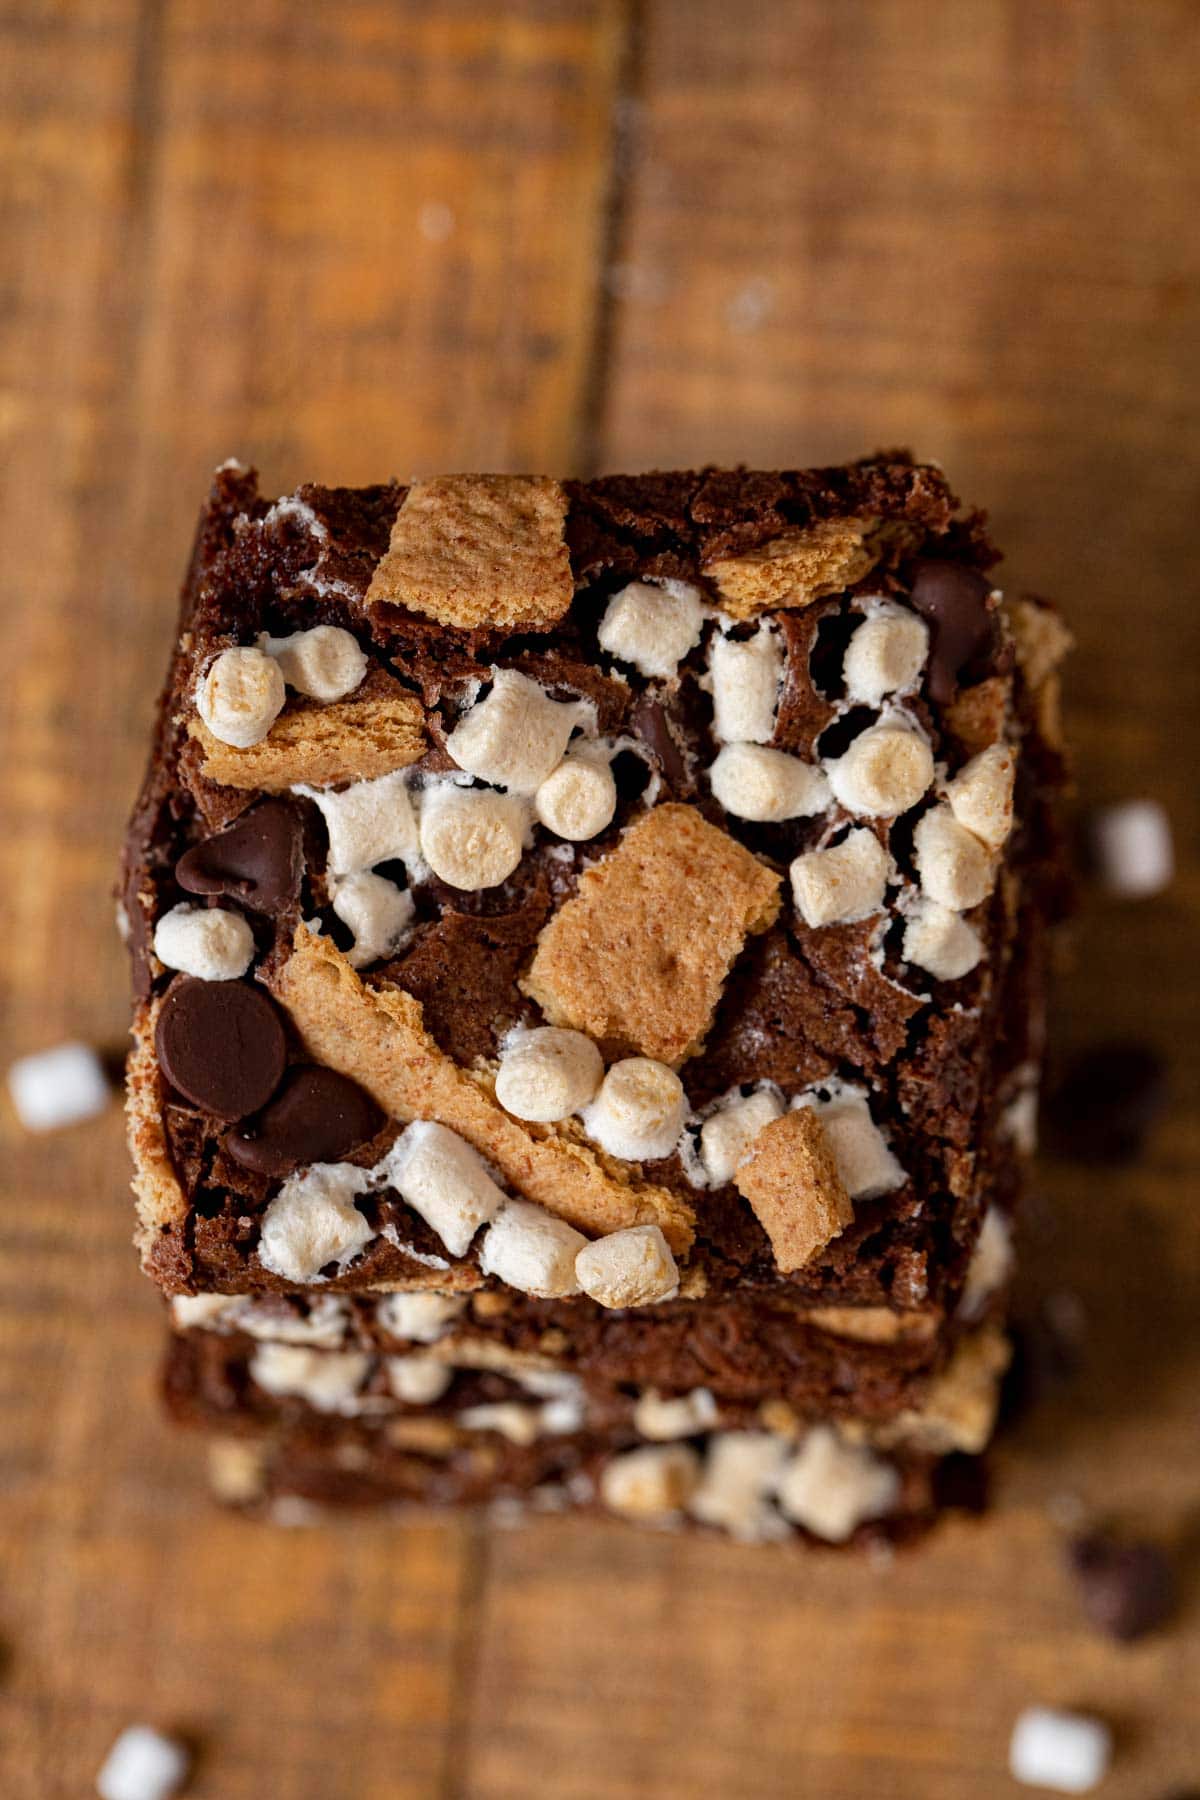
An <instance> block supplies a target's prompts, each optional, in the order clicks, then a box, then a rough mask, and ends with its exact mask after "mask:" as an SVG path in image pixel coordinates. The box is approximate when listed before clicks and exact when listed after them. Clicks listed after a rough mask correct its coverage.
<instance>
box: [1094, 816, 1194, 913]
mask: <svg viewBox="0 0 1200 1800" xmlns="http://www.w3.org/2000/svg"><path fill="white" fill-rule="evenodd" d="M1090 830H1091V840H1092V848H1093V852H1094V855H1095V859H1096V867H1097V872H1098V874H1099V876H1100V879H1101V881H1102V883H1103V885H1104V887H1105V888H1106V889H1107V891H1108V892H1109V893H1110V894H1115V895H1116V896H1117V897H1118V898H1119V899H1122V900H1146V899H1148V898H1149V897H1150V896H1151V895H1152V894H1161V893H1162V891H1163V889H1164V888H1168V887H1170V885H1171V882H1172V881H1173V880H1174V877H1175V846H1174V843H1173V842H1172V838H1171V821H1170V819H1169V817H1168V816H1167V812H1166V809H1165V808H1164V807H1162V806H1160V805H1159V803H1158V801H1157V800H1122V801H1120V802H1118V803H1117V804H1116V805H1115V806H1103V807H1100V808H1099V809H1098V810H1097V811H1096V812H1095V813H1094V814H1093V815H1092V818H1091V820H1090Z"/></svg>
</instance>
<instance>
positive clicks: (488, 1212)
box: [383, 1119, 504, 1256]
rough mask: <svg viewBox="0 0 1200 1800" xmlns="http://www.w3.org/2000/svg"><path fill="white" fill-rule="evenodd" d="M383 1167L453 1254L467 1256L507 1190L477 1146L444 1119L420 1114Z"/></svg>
mask: <svg viewBox="0 0 1200 1800" xmlns="http://www.w3.org/2000/svg"><path fill="white" fill-rule="evenodd" d="M383 1168H384V1170H385V1173H386V1176H387V1179H388V1181H390V1182H391V1184H392V1186H393V1187H394V1188H395V1189H396V1192H397V1193H398V1194H400V1195H401V1197H402V1198H403V1199H404V1200H405V1201H406V1202H407V1203H408V1205H409V1206H411V1207H412V1208H413V1210H414V1212H419V1213H420V1215H421V1217H422V1218H423V1219H424V1221H425V1223H426V1224H427V1225H428V1226H429V1227H430V1228H431V1229H432V1230H433V1231H436V1232H437V1234H438V1236H439V1237H440V1238H441V1240H442V1242H443V1244H445V1246H446V1248H447V1250H448V1251H449V1252H450V1254H451V1256H465V1255H466V1253H467V1249H468V1247H469V1245H470V1242H471V1239H472V1238H473V1237H474V1236H475V1233H476V1232H477V1231H478V1230H479V1227H480V1226H481V1225H486V1224H487V1223H488V1221H489V1220H490V1219H494V1218H495V1216H496V1214H497V1213H498V1212H499V1210H500V1208H501V1206H502V1205H503V1204H504V1194H503V1192H502V1191H501V1189H500V1188H498V1187H497V1186H496V1183H495V1182H494V1181H493V1180H492V1178H491V1176H490V1175H489V1174H488V1171H487V1166H486V1164H485V1163H484V1160H483V1158H482V1156H480V1154H479V1152H478V1150H475V1149H473V1148H472V1146H471V1145H470V1144H468V1143H467V1141H466V1139H465V1138H461V1137H459V1135H458V1133H457V1132H455V1131H450V1130H448V1129H447V1127H446V1126H445V1125H437V1124H435V1123H434V1122H433V1121H432V1120H430V1119H418V1120H417V1121H416V1123H415V1124H413V1125H410V1126H409V1127H408V1128H407V1130H405V1131H402V1132H401V1133H400V1136H399V1137H398V1138H397V1139H396V1142H395V1143H394V1144H393V1145H392V1148H391V1150H390V1151H389V1152H388V1154H387V1156H386V1157H385V1158H384V1162H383Z"/></svg>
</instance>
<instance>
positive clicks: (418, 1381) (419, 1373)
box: [383, 1356, 454, 1406]
mask: <svg viewBox="0 0 1200 1800" xmlns="http://www.w3.org/2000/svg"><path fill="white" fill-rule="evenodd" d="M383 1366H384V1372H385V1373H386V1375H387V1381H388V1386H389V1387H390V1388H391V1390H392V1392H393V1394H395V1396H396V1398H397V1400H403V1401H404V1402H405V1403H406V1404H407V1405H409V1406H432V1405H433V1404H434V1402H435V1401H437V1400H440V1399H441V1397H442V1395H443V1394H444V1393H445V1391H446V1389H447V1388H448V1387H449V1386H450V1383H451V1382H452V1381H453V1379H454V1370H453V1369H452V1368H451V1367H450V1365H449V1364H448V1363H444V1362H439V1361H438V1360H437V1358H436V1357H434V1356H389V1357H387V1359H386V1360H385V1362H384V1365H383Z"/></svg>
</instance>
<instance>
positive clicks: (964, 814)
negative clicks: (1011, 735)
mask: <svg viewBox="0 0 1200 1800" xmlns="http://www.w3.org/2000/svg"><path fill="white" fill-rule="evenodd" d="M1016 779H1017V759H1016V757H1015V756H1014V755H1013V753H1012V751H1011V750H1010V749H1009V747H1008V745H1007V744H989V745H988V747H987V749H986V750H981V751H980V752H979V755H978V756H973V757H972V758H971V760H970V762H969V763H964V765H963V767H962V768H961V769H960V770H959V772H958V774H957V775H956V776H955V777H954V780H953V781H951V782H950V783H948V785H947V787H946V798H947V800H948V801H949V802H950V811H951V812H952V813H953V814H954V817H955V818H956V819H957V820H958V822H959V824H960V825H964V826H965V827H966V829H967V830H968V831H971V832H974V834H975V836H976V837H977V838H979V839H980V840H981V841H982V842H983V843H985V844H986V845H987V846H988V848H989V850H999V849H1000V847H1001V845H1002V844H1003V843H1004V841H1005V839H1006V838H1007V837H1008V834H1009V832H1010V831H1011V830H1012V824H1013V788H1014V786H1015V784H1016Z"/></svg>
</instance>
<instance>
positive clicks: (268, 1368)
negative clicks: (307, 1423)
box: [249, 1342, 371, 1412]
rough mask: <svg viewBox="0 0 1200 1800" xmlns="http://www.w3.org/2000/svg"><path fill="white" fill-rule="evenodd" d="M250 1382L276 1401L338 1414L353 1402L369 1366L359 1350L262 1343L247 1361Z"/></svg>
mask: <svg viewBox="0 0 1200 1800" xmlns="http://www.w3.org/2000/svg"><path fill="white" fill-rule="evenodd" d="M249 1366H250V1379H251V1380H252V1381H253V1382H254V1383H255V1384H256V1385H257V1386H258V1387H260V1388H262V1389H263V1390H264V1392H265V1393H268V1394H274V1395H276V1396H277V1397H278V1398H281V1399H282V1398H286V1397H289V1396H291V1397H294V1398H295V1399H298V1400H305V1401H307V1403H308V1404H309V1406H311V1407H313V1408H314V1409H315V1411H317V1412H339V1411H341V1410H343V1409H344V1408H346V1407H348V1406H349V1405H350V1403H351V1402H352V1401H353V1400H354V1399H355V1397H356V1396H357V1394H358V1391H359V1389H360V1388H361V1387H362V1384H363V1382H364V1381H365V1380H366V1378H367V1374H368V1372H369V1370H370V1367H371V1359H370V1357H369V1356H367V1355H365V1354H364V1353H363V1352H362V1351H359V1350H314V1349H312V1348H311V1347H308V1346H305V1345H300V1344H278V1343H271V1342H266V1343H261V1344H259V1345H258V1346H257V1348H256V1349H255V1351H254V1354H253V1356H252V1357H251V1358H250V1365H249Z"/></svg>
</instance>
